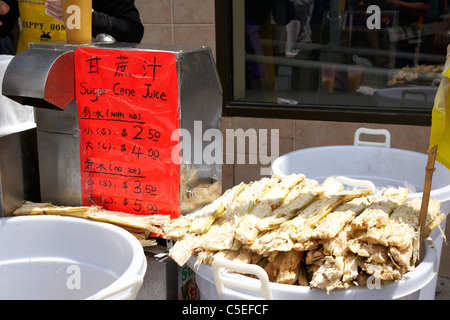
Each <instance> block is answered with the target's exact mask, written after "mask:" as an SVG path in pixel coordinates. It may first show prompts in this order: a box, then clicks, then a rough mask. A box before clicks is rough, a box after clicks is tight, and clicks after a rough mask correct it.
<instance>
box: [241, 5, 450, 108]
mask: <svg viewBox="0 0 450 320" xmlns="http://www.w3.org/2000/svg"><path fill="white" fill-rule="evenodd" d="M242 12H244V14H242ZM233 28H234V30H233V31H234V33H233V34H234V37H233V47H234V51H233V59H234V70H235V71H234V78H233V85H234V86H233V92H234V100H235V101H242V102H255V103H263V102H268V103H271V104H284V105H292V106H295V105H299V106H300V105H302V106H305V105H315V106H320V105H324V106H328V107H329V106H336V107H339V106H361V107H371V108H378V107H384V108H385V107H388V108H396V109H400V110H401V109H403V108H409V109H411V108H412V109H421V110H431V108H432V106H433V102H434V96H435V93H436V91H437V87H438V85H439V81H440V73H441V72H442V68H443V65H444V62H445V56H446V47H447V44H448V41H449V32H450V16H448V15H447V3H446V2H445V1H443V0H421V1H414V0H408V1H402V0H385V1H374V0H366V1H360V0H347V1H345V0H245V1H241V0H235V1H233ZM243 70H245V72H243Z"/></svg>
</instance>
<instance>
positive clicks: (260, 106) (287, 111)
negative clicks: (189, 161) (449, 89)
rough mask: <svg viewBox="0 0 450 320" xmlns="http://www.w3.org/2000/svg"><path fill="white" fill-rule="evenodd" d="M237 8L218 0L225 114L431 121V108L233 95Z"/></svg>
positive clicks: (218, 54)
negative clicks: (261, 99) (329, 103)
mask: <svg viewBox="0 0 450 320" xmlns="http://www.w3.org/2000/svg"><path fill="white" fill-rule="evenodd" d="M232 14H233V8H232V0H215V25H216V64H217V71H218V74H219V78H220V81H221V83H222V90H223V109H222V115H223V116H225V117H257V118H279V119H295V120H318V121H337V122H362V123H379V124H401V125H418V126H430V125H431V109H430V110H425V109H418V108H405V107H401V108H400V107H399V108H392V107H368V106H346V105H339V106H326V105H312V104H305V103H301V102H300V104H298V105H295V106H293V105H280V104H271V103H255V102H242V101H235V100H234V99H233V74H234V70H233V16H232Z"/></svg>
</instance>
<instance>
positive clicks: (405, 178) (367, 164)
mask: <svg viewBox="0 0 450 320" xmlns="http://www.w3.org/2000/svg"><path fill="white" fill-rule="evenodd" d="M360 129H362V131H361V132H362V133H368V134H377V133H378V134H383V135H385V134H386V132H385V131H386V130H367V129H365V128H360ZM360 129H358V130H357V132H356V134H355V144H356V143H357V142H359V139H358V137H357V135H358V134H359V133H360ZM386 142H390V135H387V137H386ZM382 145H383V144H381V146H382ZM427 160H428V155H427V154H423V153H419V152H413V151H408V150H401V149H394V148H389V147H375V146H370V145H369V144H368V145H363V143H361V145H353V146H326V147H316V148H307V149H301V150H297V151H293V152H290V153H287V154H285V155H283V156H281V157H279V158H277V159H276V160H275V161H274V162H273V164H272V172H273V173H274V174H279V175H281V176H285V175H290V174H292V173H303V174H305V176H306V177H308V178H310V179H316V180H318V181H319V182H322V181H323V180H324V179H326V178H327V177H330V176H344V177H348V178H351V179H357V180H363V181H364V180H365V181H371V182H373V184H374V185H375V187H376V188H377V189H382V188H385V187H389V186H394V187H399V186H405V182H406V183H407V184H408V185H409V186H413V187H414V188H415V190H416V192H413V193H410V194H409V196H408V199H412V198H421V197H422V190H423V185H424V181H425V168H426V165H427ZM435 167H436V170H435V171H434V173H433V180H432V185H431V193H430V197H431V198H436V199H437V200H439V201H440V202H441V204H442V206H441V211H442V213H444V214H445V215H446V216H448V214H449V212H450V170H448V169H447V168H446V167H444V166H443V165H441V164H440V163H439V162H436V163H435ZM446 221H447V220H445V221H444V222H442V223H441V229H442V230H445V224H446ZM430 237H431V238H432V239H433V241H434V243H435V246H436V250H437V254H438V261H437V262H438V266H439V263H440V256H441V252H442V245H443V240H444V239H443V237H442V235H441V233H440V230H439V229H438V228H436V229H435V230H433V232H432V233H431V235H430ZM436 282H437V276H436V278H435V279H434V280H433V281H432V283H430V285H429V286H428V287H427V288H425V289H424V290H423V291H422V294H421V298H423V299H434V295H435V290H436Z"/></svg>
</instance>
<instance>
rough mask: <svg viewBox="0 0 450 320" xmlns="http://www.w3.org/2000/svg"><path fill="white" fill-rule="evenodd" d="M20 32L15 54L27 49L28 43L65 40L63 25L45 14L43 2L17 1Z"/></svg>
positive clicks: (35, 0) (36, 0) (37, 0)
mask: <svg viewBox="0 0 450 320" xmlns="http://www.w3.org/2000/svg"><path fill="white" fill-rule="evenodd" d="M19 11H20V22H21V32H20V37H19V43H18V47H17V52H20V51H22V50H25V49H28V44H29V43H30V42H46V41H53V40H65V39H66V31H65V27H64V23H62V22H60V21H58V20H56V19H54V18H52V17H50V16H48V15H47V14H46V13H45V1H44V0H19Z"/></svg>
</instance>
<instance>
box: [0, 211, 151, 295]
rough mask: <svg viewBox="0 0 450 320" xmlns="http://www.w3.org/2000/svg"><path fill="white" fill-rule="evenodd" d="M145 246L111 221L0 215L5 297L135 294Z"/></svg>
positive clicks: (0, 288) (0, 289) (0, 278)
mask: <svg viewBox="0 0 450 320" xmlns="http://www.w3.org/2000/svg"><path fill="white" fill-rule="evenodd" d="M146 268H147V260H146V258H145V255H144V252H143V248H142V245H141V244H140V242H139V241H138V240H137V239H136V238H135V237H134V236H133V235H132V234H131V233H129V232H127V231H125V230H123V229H122V228H119V227H117V226H114V225H112V224H108V223H103V222H96V221H90V220H85V219H80V218H72V217H60V216H23V217H10V218H2V219H0V299H2V300H4V299H21V300H24V299H39V300H53V299H58V300H66V299H134V298H135V297H136V294H137V293H138V291H139V289H140V287H141V284H142V281H143V277H144V274H145V271H146Z"/></svg>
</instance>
